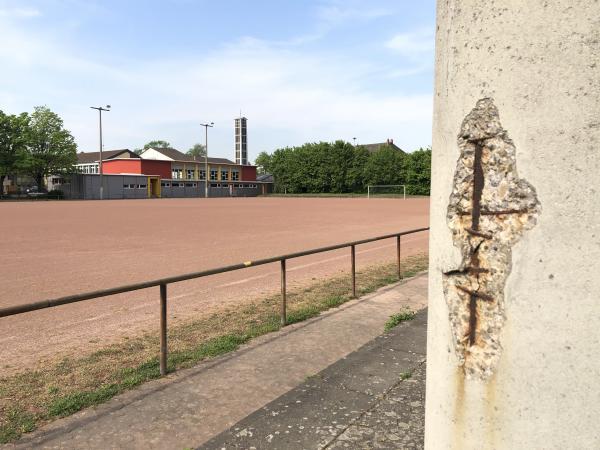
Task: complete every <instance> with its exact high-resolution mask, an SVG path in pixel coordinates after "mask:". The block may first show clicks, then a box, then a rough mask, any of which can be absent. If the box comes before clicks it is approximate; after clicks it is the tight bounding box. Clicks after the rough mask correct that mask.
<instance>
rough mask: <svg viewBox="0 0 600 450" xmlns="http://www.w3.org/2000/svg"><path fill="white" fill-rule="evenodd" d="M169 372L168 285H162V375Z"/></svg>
mask: <svg viewBox="0 0 600 450" xmlns="http://www.w3.org/2000/svg"><path fill="white" fill-rule="evenodd" d="M166 374H167V285H166V284H161V285H160V375H161V376H165V375H166Z"/></svg>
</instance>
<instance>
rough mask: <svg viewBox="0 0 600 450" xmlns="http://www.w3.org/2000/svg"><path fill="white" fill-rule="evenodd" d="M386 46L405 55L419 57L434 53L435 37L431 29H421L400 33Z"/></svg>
mask: <svg viewBox="0 0 600 450" xmlns="http://www.w3.org/2000/svg"><path fill="white" fill-rule="evenodd" d="M385 46H386V47H387V48H389V49H391V50H394V51H396V52H398V53H401V54H403V55H419V54H423V53H427V52H431V51H433V48H434V35H433V31H432V30H430V29H428V28H427V29H420V30H417V31H411V32H407V33H399V34H396V35H395V36H394V37H392V38H391V39H390V40H388V41H387V42H386V43H385Z"/></svg>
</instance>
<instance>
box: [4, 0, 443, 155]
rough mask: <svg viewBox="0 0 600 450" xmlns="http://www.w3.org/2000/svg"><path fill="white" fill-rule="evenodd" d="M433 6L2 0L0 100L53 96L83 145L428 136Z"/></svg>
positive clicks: (229, 150)
mask: <svg viewBox="0 0 600 450" xmlns="http://www.w3.org/2000/svg"><path fill="white" fill-rule="evenodd" d="M434 29H435V2H434V1H433V0H428V1H423V2H414V1H404V0H395V1H394V0H390V1H379V0H372V1H366V0H364V1H352V0H346V1H338V0H319V1H316V0H315V1H313V0H306V1H281V0H280V1H260V0H255V1H247V0H246V1H214V0H213V1H200V0H198V1H193V0H163V1H133V0H121V1H109V0H106V1H94V0H31V1H29V0H16V1H12V0H0V30H1V31H0V62H1V67H2V69H1V70H0V109H2V110H3V111H4V112H6V113H18V112H21V111H31V110H32V109H33V107H34V106H35V105H46V106H48V107H49V108H51V109H52V110H54V111H56V112H57V113H59V114H60V115H61V117H62V118H63V119H64V122H65V127H66V128H67V129H69V130H70V131H71V132H72V133H73V135H74V136H75V138H76V141H77V143H78V145H79V150H80V151H96V150H97V147H98V136H97V135H98V128H97V113H95V111H92V110H91V109H89V107H90V106H97V105H105V104H110V105H112V107H113V109H112V111H111V112H109V113H107V114H105V115H104V116H103V122H104V131H105V132H104V143H105V149H112V148H130V149H134V148H136V147H140V146H142V145H143V144H144V143H145V142H147V141H149V140H152V139H163V140H167V141H169V142H170V143H171V144H172V145H173V146H174V147H175V148H178V149H180V150H182V151H185V150H187V149H188V148H189V147H190V146H191V145H193V144H194V143H196V142H201V143H203V142H204V133H203V131H202V129H201V127H200V126H199V123H201V122H206V121H208V122H211V121H212V122H215V127H214V128H213V129H211V130H210V131H209V153H210V154H211V155H213V156H221V157H228V158H232V157H233V120H234V118H235V117H237V116H238V115H239V112H240V110H241V111H242V114H243V115H244V116H246V117H248V141H249V151H250V155H249V156H250V158H251V159H253V158H254V157H255V156H256V155H257V154H258V153H259V152H260V151H263V150H264V151H268V152H271V151H273V150H275V149H276V148H279V147H285V146H292V145H300V144H303V143H304V142H314V141H321V140H324V141H333V140H336V139H344V140H347V141H350V142H352V138H353V137H356V138H357V141H358V142H359V143H364V144H367V143H372V142H382V141H385V139H387V138H393V139H394V142H395V143H397V144H398V145H399V146H400V147H402V148H404V149H405V150H408V151H412V150H414V149H416V148H418V147H420V146H427V145H430V144H431V114H432V102H433V100H432V98H433V95H432V92H433V46H434Z"/></svg>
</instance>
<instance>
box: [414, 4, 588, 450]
mask: <svg viewBox="0 0 600 450" xmlns="http://www.w3.org/2000/svg"><path fill="white" fill-rule="evenodd" d="M432 164H433V165H432V191H431V241H430V272H429V273H430V275H429V276H430V278H429V280H430V281H429V323H428V330H429V331H428V343H427V360H428V361H427V402H426V425H425V446H426V448H427V449H448V448H455V449H538V448H543V449H554V448H556V449H567V448H569V449H591V448H600V388H599V386H600V366H599V361H600V2H599V1H595V0H570V1H562V0H557V1H542V0H527V1H525V0H522V1H517V0H512V1H510V0H494V1H481V0H460V1H459V0H438V7H437V37H436V74H435V105H434V127H433V162H432Z"/></svg>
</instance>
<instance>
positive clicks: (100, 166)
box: [90, 105, 110, 200]
mask: <svg viewBox="0 0 600 450" xmlns="http://www.w3.org/2000/svg"><path fill="white" fill-rule="evenodd" d="M90 108H92V109H95V110H97V111H98V118H99V125H100V127H99V128H100V161H99V162H98V173H99V174H100V200H103V198H104V182H103V179H102V111H110V105H106V108H103V107H102V106H90Z"/></svg>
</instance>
